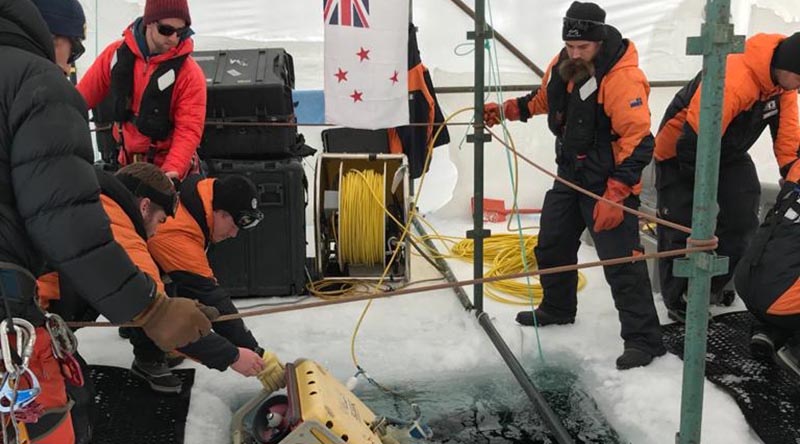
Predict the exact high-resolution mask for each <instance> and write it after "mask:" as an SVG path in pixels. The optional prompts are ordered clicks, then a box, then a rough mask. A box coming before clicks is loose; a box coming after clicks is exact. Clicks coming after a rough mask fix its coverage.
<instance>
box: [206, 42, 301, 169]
mask: <svg viewBox="0 0 800 444" xmlns="http://www.w3.org/2000/svg"><path fill="white" fill-rule="evenodd" d="M192 57H194V59H195V60H196V61H197V63H198V64H199V65H200V67H201V68H202V69H203V72H204V73H205V76H206V88H207V91H208V104H207V106H206V126H205V131H204V133H203V139H202V142H201V143H200V148H199V150H198V152H199V153H200V156H201V157H203V158H204V159H210V158H229V159H234V158H240V159H242V158H249V159H252V158H260V159H267V158H284V157H291V156H294V155H295V150H296V149H297V145H298V144H297V127H296V126H263V125H261V126H259V125H258V124H264V123H269V124H281V123H286V124H294V123H296V122H295V121H296V119H295V115H294V103H293V102H292V89H293V88H294V62H293V61H292V56H291V55H289V54H288V53H287V52H286V51H285V50H283V49H281V48H270V49H242V50H230V51H198V52H195V53H193V54H192ZM237 124H239V125H237Z"/></svg>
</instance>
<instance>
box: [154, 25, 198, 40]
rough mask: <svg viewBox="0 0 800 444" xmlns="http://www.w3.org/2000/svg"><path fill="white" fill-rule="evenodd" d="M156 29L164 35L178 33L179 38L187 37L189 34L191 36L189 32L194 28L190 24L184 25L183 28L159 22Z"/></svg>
mask: <svg viewBox="0 0 800 444" xmlns="http://www.w3.org/2000/svg"><path fill="white" fill-rule="evenodd" d="M156 29H158V33H159V34H161V35H163V36H164V37H170V36H172V35H173V34H178V38H181V39H183V38H186V37H187V36H189V33H191V32H192V28H190V27H188V26H184V27H183V28H176V27H174V26H171V25H164V24H161V23H158V24H157V26H156Z"/></svg>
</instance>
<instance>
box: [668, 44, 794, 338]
mask: <svg viewBox="0 0 800 444" xmlns="http://www.w3.org/2000/svg"><path fill="white" fill-rule="evenodd" d="M701 74H702V73H698V75H697V76H696V77H695V78H694V80H692V81H691V82H690V83H689V84H688V85H686V86H685V87H683V88H682V89H681V90H680V91H678V93H677V94H676V95H675V98H674V99H672V102H671V103H670V105H669V107H668V108H667V111H666V113H665V114H664V118H663V119H662V121H661V126H660V129H659V131H658V135H657V136H656V147H655V155H654V157H655V159H656V189H657V191H658V211H659V214H660V216H661V217H662V218H664V219H667V220H669V221H672V222H676V223H679V224H681V225H685V226H688V225H691V221H692V202H693V200H694V199H693V198H694V166H695V156H696V154H697V131H698V128H699V125H700V96H701V90H702V78H701ZM798 87H800V33H796V34H794V35H792V36H791V37H788V38H787V37H786V36H783V35H780V34H757V35H755V36H753V37H750V38H749V39H747V41H746V42H745V50H744V53H742V54H731V55H729V56H728V61H727V66H726V74H725V90H724V102H723V108H722V133H723V135H722V141H721V146H720V150H721V155H720V166H719V186H718V193H717V203H718V205H719V214H718V216H717V230H716V236H717V237H718V238H719V247H718V248H717V250H716V251H717V253H719V254H721V255H724V256H727V257H729V258H730V265H729V271H728V273H727V274H724V275H722V276H715V277H714V278H712V281H711V292H712V301H715V300H719V301H722V300H724V299H725V298H726V296H725V295H723V292H724V287H725V286H726V285H727V284H728V282H729V281H730V280H731V277H732V276H733V271H734V269H735V268H736V264H737V263H738V262H739V260H740V258H741V257H742V254H743V253H744V252H745V250H746V248H747V245H748V244H749V243H750V239H751V238H752V236H753V234H754V233H755V230H756V228H757V227H758V207H759V201H760V195H761V183H760V182H759V180H758V175H757V173H756V168H755V165H753V160H752V159H751V158H750V155H749V154H748V153H747V151H748V150H749V149H750V147H752V146H753V144H754V143H755V142H756V140H757V139H758V138H759V136H760V135H761V133H762V132H763V131H764V129H765V128H767V127H769V128H770V133H771V135H772V139H773V150H774V152H775V157H776V158H777V160H778V167H779V168H780V173H781V175H782V176H783V177H784V179H785V180H786V185H785V190H791V189H793V188H794V186H795V184H796V183H797V182H798V181H800V162H797V159H798V146H800V126H799V125H798V112H797V91H796V90H797V89H798ZM784 194H785V193H784ZM686 238H687V235H686V234H685V233H683V232H680V231H677V230H674V229H672V228H669V227H663V226H661V227H658V249H659V251H668V250H674V249H680V248H685V247H686ZM673 261H674V258H665V259H661V260H659V272H660V277H661V295H662V297H663V298H664V305H666V307H667V310H668V313H669V316H670V318H671V319H673V320H676V321H679V322H683V321H684V319H685V315H686V301H685V295H686V289H687V286H688V283H687V282H688V281H687V279H686V278H679V277H675V276H673ZM732 296H733V295H730V296H727V298H728V299H730V298H731V297H732Z"/></svg>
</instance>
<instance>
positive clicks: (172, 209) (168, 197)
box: [116, 174, 179, 217]
mask: <svg viewBox="0 0 800 444" xmlns="http://www.w3.org/2000/svg"><path fill="white" fill-rule="evenodd" d="M116 177H117V178H118V179H119V180H120V182H122V183H123V184H125V186H126V187H127V188H128V189H129V190H131V192H132V193H133V195H134V196H137V197H146V198H148V199H150V200H151V201H152V202H153V203H154V204H156V205H158V206H159V207H161V208H162V209H163V210H164V212H165V213H167V216H169V217H175V213H176V212H177V211H178V200H179V199H178V193H177V192H174V191H173V192H171V193H163V192H161V191H158V190H156V189H155V188H153V187H151V186H150V185H148V184H146V183H144V182H142V181H141V180H139V179H138V178H136V177H133V176H131V175H128V174H120V175H117V176H116Z"/></svg>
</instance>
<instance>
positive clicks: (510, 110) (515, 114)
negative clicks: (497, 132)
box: [483, 99, 520, 128]
mask: <svg viewBox="0 0 800 444" xmlns="http://www.w3.org/2000/svg"><path fill="white" fill-rule="evenodd" d="M503 117H505V118H506V120H519V118H520V113H519V105H518V104H517V99H508V100H506V101H505V102H503ZM483 123H484V124H486V126H488V127H489V128H491V127H493V126H495V125H497V124H498V123H500V105H498V104H496V103H494V102H491V103H487V104H486V105H485V106H484V107H483Z"/></svg>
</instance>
